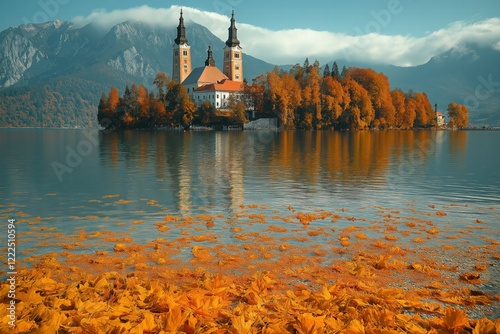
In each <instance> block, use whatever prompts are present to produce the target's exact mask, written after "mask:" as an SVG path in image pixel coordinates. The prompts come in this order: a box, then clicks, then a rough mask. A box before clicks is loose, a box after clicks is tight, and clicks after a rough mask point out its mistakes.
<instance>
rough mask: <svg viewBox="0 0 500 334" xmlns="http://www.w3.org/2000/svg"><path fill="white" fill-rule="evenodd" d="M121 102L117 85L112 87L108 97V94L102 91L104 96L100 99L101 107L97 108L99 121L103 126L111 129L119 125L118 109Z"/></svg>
mask: <svg viewBox="0 0 500 334" xmlns="http://www.w3.org/2000/svg"><path fill="white" fill-rule="evenodd" d="M119 103H120V96H119V93H118V89H116V87H114V86H112V87H111V89H110V90H109V95H108V97H106V95H105V94H104V93H102V97H101V100H100V101H99V107H98V110H97V121H98V122H99V124H100V125H101V126H103V127H105V128H107V129H109V128H111V127H114V126H116V125H117V122H118V119H117V115H116V109H117V107H118V105H119Z"/></svg>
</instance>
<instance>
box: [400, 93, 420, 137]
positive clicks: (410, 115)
mask: <svg viewBox="0 0 500 334" xmlns="http://www.w3.org/2000/svg"><path fill="white" fill-rule="evenodd" d="M416 117H417V102H416V101H415V96H414V94H412V93H407V94H405V113H404V114H403V118H402V120H401V125H400V127H401V128H402V129H411V128H413V125H414V124H415V118H416Z"/></svg>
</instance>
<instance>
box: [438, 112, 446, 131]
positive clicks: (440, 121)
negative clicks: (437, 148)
mask: <svg viewBox="0 0 500 334" xmlns="http://www.w3.org/2000/svg"><path fill="white" fill-rule="evenodd" d="M436 122H437V126H439V127H440V128H442V127H444V126H446V122H445V121H444V115H443V113H442V112H440V111H438V112H437V113H436Z"/></svg>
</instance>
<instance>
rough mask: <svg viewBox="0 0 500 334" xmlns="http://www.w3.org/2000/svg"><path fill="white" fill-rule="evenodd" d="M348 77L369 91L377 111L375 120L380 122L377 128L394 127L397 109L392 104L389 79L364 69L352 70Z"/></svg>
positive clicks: (349, 71)
mask: <svg viewBox="0 0 500 334" xmlns="http://www.w3.org/2000/svg"><path fill="white" fill-rule="evenodd" d="M347 75H348V76H350V77H351V78H352V79H353V80H355V81H356V82H358V83H359V84H361V85H362V86H363V87H365V89H366V90H367V91H368V93H369V95H370V98H371V101H372V105H373V108H374V109H375V119H376V120H377V121H378V122H377V123H378V124H375V126H377V125H380V126H382V127H391V126H393V125H394V113H395V109H394V105H393V104H392V98H391V93H390V85H389V80H388V79H387V77H386V76H385V75H383V74H382V73H377V72H375V71H374V70H372V69H362V68H350V69H349V70H348V73H347Z"/></svg>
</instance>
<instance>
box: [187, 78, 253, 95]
mask: <svg viewBox="0 0 500 334" xmlns="http://www.w3.org/2000/svg"><path fill="white" fill-rule="evenodd" d="M242 90H243V83H241V82H236V81H232V80H229V79H224V80H222V81H219V82H217V83H213V84H208V85H204V86H201V87H198V88H197V89H195V92H201V91H226V92H240V91H242Z"/></svg>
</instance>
